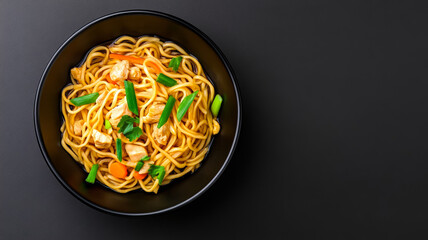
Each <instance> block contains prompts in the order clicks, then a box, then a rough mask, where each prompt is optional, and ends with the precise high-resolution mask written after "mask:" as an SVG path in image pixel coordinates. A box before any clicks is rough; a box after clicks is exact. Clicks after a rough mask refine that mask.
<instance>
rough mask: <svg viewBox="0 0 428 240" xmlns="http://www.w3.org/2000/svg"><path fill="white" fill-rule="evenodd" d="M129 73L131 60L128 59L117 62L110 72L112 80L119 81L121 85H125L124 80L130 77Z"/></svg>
mask: <svg viewBox="0 0 428 240" xmlns="http://www.w3.org/2000/svg"><path fill="white" fill-rule="evenodd" d="M128 73H129V62H128V61H127V60H122V61H120V62H118V63H116V64H115V65H114V66H113V67H112V68H111V72H110V78H111V80H113V81H115V82H117V83H118V84H119V85H121V86H123V81H125V80H126V79H127V78H128Z"/></svg>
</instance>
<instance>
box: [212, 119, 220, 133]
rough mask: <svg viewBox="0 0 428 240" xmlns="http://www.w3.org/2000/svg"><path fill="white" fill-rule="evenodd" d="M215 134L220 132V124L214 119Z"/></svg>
mask: <svg viewBox="0 0 428 240" xmlns="http://www.w3.org/2000/svg"><path fill="white" fill-rule="evenodd" d="M213 125H214V126H213V135H216V134H217V133H218V132H220V124H219V123H218V122H217V120H213Z"/></svg>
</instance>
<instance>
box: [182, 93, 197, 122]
mask: <svg viewBox="0 0 428 240" xmlns="http://www.w3.org/2000/svg"><path fill="white" fill-rule="evenodd" d="M198 92H199V91H198V90H196V92H193V93H192V94H190V95H189V96H186V97H185V98H184V99H183V101H181V103H180V105H179V106H178V109H177V119H178V121H181V119H182V118H183V117H184V114H186V112H187V110H188V109H189V107H190V105H191V104H192V102H193V100H194V99H195V97H196V94H198Z"/></svg>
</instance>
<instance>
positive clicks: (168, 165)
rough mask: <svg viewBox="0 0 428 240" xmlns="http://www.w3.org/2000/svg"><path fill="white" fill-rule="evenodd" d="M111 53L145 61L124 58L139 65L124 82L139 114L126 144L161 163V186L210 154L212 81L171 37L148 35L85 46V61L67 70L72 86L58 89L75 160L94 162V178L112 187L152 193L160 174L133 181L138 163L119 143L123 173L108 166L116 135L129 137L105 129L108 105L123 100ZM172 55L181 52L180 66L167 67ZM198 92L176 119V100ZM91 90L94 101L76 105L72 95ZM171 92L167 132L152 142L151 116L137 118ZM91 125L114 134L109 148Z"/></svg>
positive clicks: (63, 129)
mask: <svg viewBox="0 0 428 240" xmlns="http://www.w3.org/2000/svg"><path fill="white" fill-rule="evenodd" d="M112 53H114V54H121V55H127V56H133V57H139V58H142V59H144V61H143V62H142V64H141V62H140V63H139V64H136V63H132V62H131V63H130V67H137V68H138V69H139V70H140V72H141V77H140V78H139V79H138V80H136V79H132V80H130V79H128V81H132V82H133V84H134V89H135V93H136V97H137V105H138V111H139V118H140V122H139V124H138V125H139V127H140V128H141V129H142V132H143V134H142V135H141V136H140V138H138V139H136V140H135V141H133V142H132V144H135V145H138V146H142V147H144V148H145V149H146V150H147V152H148V155H149V156H150V161H152V162H153V164H155V165H159V166H163V167H164V168H165V177H164V179H163V182H162V185H165V184H168V183H170V182H171V181H172V180H173V179H176V178H180V177H182V176H184V175H186V174H187V173H189V172H191V173H193V172H194V171H195V170H196V169H197V168H198V167H199V166H200V164H201V162H202V160H203V159H204V157H205V155H206V153H207V152H208V145H209V143H210V141H211V138H212V136H213V121H214V117H213V116H212V114H211V111H210V110H209V106H211V103H212V101H213V99H214V95H215V92H214V87H213V85H212V84H211V82H210V81H209V80H208V79H207V77H206V75H205V73H204V71H203V68H202V66H201V64H200V63H199V61H198V60H197V59H196V58H195V57H193V56H191V55H189V54H188V53H187V52H186V51H185V50H183V49H182V48H181V47H180V46H178V45H177V44H175V43H172V42H162V41H161V40H160V39H159V38H156V37H148V36H144V37H140V38H133V37H130V36H122V37H120V38H118V39H116V41H115V42H114V43H113V44H111V45H109V46H96V47H95V48H93V49H92V50H91V51H90V52H89V54H88V56H87V57H86V59H85V61H84V63H83V64H82V65H81V66H79V67H78V68H75V69H73V70H74V71H75V72H74V73H73V70H72V71H71V74H70V76H71V84H70V85H68V86H66V87H65V88H64V89H63V91H62V93H61V112H62V114H63V116H64V123H63V125H62V126H61V129H60V130H61V132H62V140H61V145H62V146H63V148H64V149H65V150H66V151H67V152H68V153H69V154H70V155H71V157H72V158H73V159H74V160H75V161H77V162H79V163H81V164H82V165H83V167H84V168H85V170H86V171H87V172H89V171H90V169H91V167H92V165H93V164H96V163H97V164H99V168H98V172H97V175H96V178H97V179H98V180H99V181H100V182H101V183H103V184H105V185H106V186H108V187H109V188H111V189H113V190H114V191H117V192H119V193H126V192H129V191H133V190H137V189H142V190H144V191H146V192H153V193H157V192H158V190H159V186H160V185H159V179H157V178H152V177H151V176H150V174H148V175H147V177H145V178H144V179H143V180H137V179H135V178H134V172H135V169H134V168H135V166H136V162H133V161H131V159H130V158H129V156H128V155H127V153H126V151H125V149H123V160H122V161H121V163H122V164H123V165H124V166H126V168H127V171H128V175H127V176H126V177H125V178H117V177H115V176H113V175H112V174H110V172H109V168H110V166H111V164H113V163H115V162H118V161H119V160H118V158H117V150H116V145H115V141H116V139H117V138H120V139H121V140H122V144H127V143H130V141H129V140H128V139H127V138H126V137H125V136H124V135H123V134H120V133H118V129H117V128H116V127H113V128H112V129H108V130H106V129H105V128H104V122H105V120H109V119H110V118H111V116H112V112H113V110H114V108H115V107H117V106H118V105H120V104H121V103H123V102H126V94H125V90H124V88H123V85H120V84H114V83H113V82H110V80H108V78H109V76H110V75H109V74H110V72H111V71H112V68H113V66H114V65H115V64H117V63H119V62H120V61H121V60H118V59H113V58H111V57H110V54H112ZM176 56H182V57H183V60H182V62H181V64H180V68H179V70H178V72H174V71H172V69H171V68H169V67H168V65H169V63H170V61H171V59H172V58H174V57H176ZM153 64H155V65H156V66H157V67H158V68H159V69H160V71H161V72H162V73H163V74H165V75H166V76H169V77H171V78H174V79H175V80H176V81H177V83H178V84H177V85H175V86H173V87H166V86H164V85H162V84H159V83H157V82H156V78H157V75H158V73H157V72H156V69H154V67H153ZM196 90H198V91H199V92H198V94H197V96H196V98H195V100H194V102H193V103H192V104H191V106H190V108H189V110H188V111H187V113H186V115H185V116H184V117H183V119H182V120H181V121H180V122H179V121H178V120H177V109H178V105H179V104H180V102H181V101H182V100H183V98H184V97H186V96H188V95H189V94H191V93H192V92H194V91H196ZM94 92H98V93H99V94H100V96H99V97H98V99H97V102H96V103H91V104H87V105H83V106H79V107H76V106H74V105H73V104H72V103H71V101H70V100H71V99H73V98H76V97H80V96H83V95H87V94H90V93H94ZM169 96H173V97H174V98H175V99H176V100H177V101H176V104H175V105H174V107H173V110H172V114H171V115H170V118H169V120H168V126H169V127H168V130H167V131H169V137H168V139H167V142H166V144H164V145H163V144H160V143H159V142H157V141H156V139H155V137H154V135H153V131H154V130H155V128H156V127H157V122H155V123H144V122H143V121H142V119H143V117H145V116H147V115H148V114H149V109H150V107H151V106H153V104H155V103H156V104H165V103H166V101H167V99H168V97H169ZM134 117H135V116H134ZM79 123H80V126H81V132H79V131H78V132H75V127H76V126H78V125H79ZM94 130H97V131H100V132H102V133H104V134H107V135H109V136H110V137H111V138H112V144H111V146H109V147H107V148H97V147H96V146H95V141H94V139H93V137H92V132H93V131H94Z"/></svg>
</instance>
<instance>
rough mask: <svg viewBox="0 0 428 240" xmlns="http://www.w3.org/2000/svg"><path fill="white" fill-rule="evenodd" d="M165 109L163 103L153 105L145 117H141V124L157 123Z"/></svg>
mask: <svg viewBox="0 0 428 240" xmlns="http://www.w3.org/2000/svg"><path fill="white" fill-rule="evenodd" d="M164 108H165V104H163V103H155V104H153V105H152V106H151V107H150V108H149V113H148V114H147V116H145V117H143V123H157V122H159V118H160V116H161V115H162V111H163V109H164Z"/></svg>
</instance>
